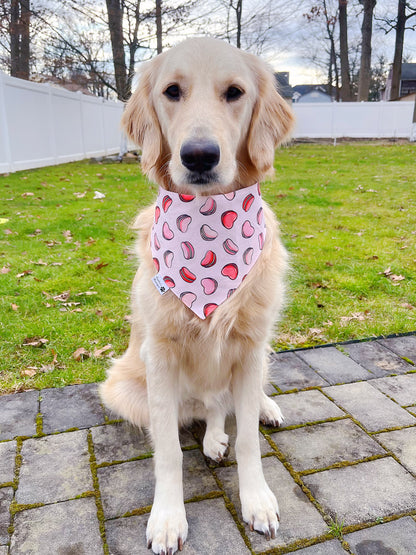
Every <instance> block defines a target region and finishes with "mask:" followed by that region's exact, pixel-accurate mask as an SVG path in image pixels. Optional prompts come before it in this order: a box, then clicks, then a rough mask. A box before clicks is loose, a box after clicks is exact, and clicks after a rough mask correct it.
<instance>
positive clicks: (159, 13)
mask: <svg viewBox="0 0 416 555" xmlns="http://www.w3.org/2000/svg"><path fill="white" fill-rule="evenodd" d="M156 38H157V53H158V54H161V53H162V0H156Z"/></svg>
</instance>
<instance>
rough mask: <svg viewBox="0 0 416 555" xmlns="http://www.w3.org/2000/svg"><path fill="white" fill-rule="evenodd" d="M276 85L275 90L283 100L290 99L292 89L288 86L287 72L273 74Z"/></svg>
mask: <svg viewBox="0 0 416 555" xmlns="http://www.w3.org/2000/svg"><path fill="white" fill-rule="evenodd" d="M274 76H275V78H276V83H277V90H278V91H279V93H280V94H281V95H282V96H283V98H292V96H293V88H292V87H291V86H290V85H289V72H288V71H278V72H277V73H275V74H274Z"/></svg>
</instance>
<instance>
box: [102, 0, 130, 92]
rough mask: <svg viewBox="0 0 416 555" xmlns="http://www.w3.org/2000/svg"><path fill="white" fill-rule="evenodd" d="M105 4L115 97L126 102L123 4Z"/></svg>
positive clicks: (117, 0)
mask: <svg viewBox="0 0 416 555" xmlns="http://www.w3.org/2000/svg"><path fill="white" fill-rule="evenodd" d="M106 3H107V13H108V28H109V30H110V37H111V49H112V51H113V63H114V75H115V80H116V88H117V95H118V98H119V99H120V100H127V99H128V97H129V91H128V87H127V67H126V55H125V52H124V35H123V12H124V2H123V0H106Z"/></svg>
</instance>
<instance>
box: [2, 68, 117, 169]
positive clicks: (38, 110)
mask: <svg viewBox="0 0 416 555" xmlns="http://www.w3.org/2000/svg"><path fill="white" fill-rule="evenodd" d="M122 112H123V105H122V104H121V103H119V102H111V101H106V100H104V99H101V98H96V97H94V96H88V95H84V94H81V93H73V92H70V91H67V90H65V89H62V88H58V87H54V86H51V85H46V84H39V83H33V82H30V81H24V80H22V79H16V78H14V77H9V76H8V75H5V74H4V73H2V72H0V173H5V172H12V171H16V170H23V169H28V168H37V167H41V166H49V165H53V164H61V163H63V162H70V161H73V160H81V159H83V158H88V157H90V156H102V155H107V154H112V153H116V152H118V151H119V148H120V127H119V126H120V117H121V114H122Z"/></svg>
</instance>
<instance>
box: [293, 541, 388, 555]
mask: <svg viewBox="0 0 416 555" xmlns="http://www.w3.org/2000/svg"><path fill="white" fill-rule="evenodd" d="M296 555H346V551H344V550H343V549H342V547H341V544H340V543H339V542H338V541H337V540H330V541H328V542H323V543H318V544H316V545H312V546H311V547H305V548H304V549H299V551H296ZM378 555H382V554H381V553H378Z"/></svg>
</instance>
